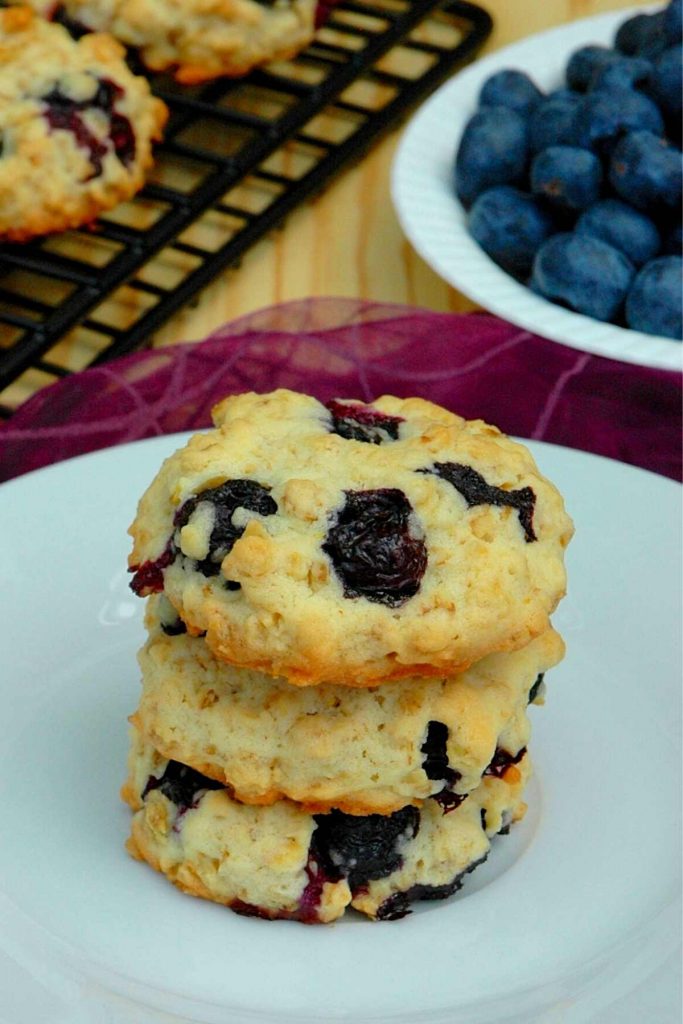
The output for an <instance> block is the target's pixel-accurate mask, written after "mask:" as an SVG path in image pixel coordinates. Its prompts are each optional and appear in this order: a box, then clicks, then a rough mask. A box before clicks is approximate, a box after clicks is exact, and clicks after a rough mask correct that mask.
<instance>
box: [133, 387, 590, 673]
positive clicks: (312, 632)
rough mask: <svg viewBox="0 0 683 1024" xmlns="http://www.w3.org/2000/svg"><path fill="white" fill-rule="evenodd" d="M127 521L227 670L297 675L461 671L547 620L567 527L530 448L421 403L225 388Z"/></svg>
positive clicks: (136, 562)
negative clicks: (203, 426)
mask: <svg viewBox="0 0 683 1024" xmlns="http://www.w3.org/2000/svg"><path fill="white" fill-rule="evenodd" d="M214 422H215V425H216V429H214V430H211V431H209V432H208V433H204V434H197V435H195V436H194V437H192V438H191V439H190V441H189V442H188V444H187V445H186V446H185V447H184V448H182V449H181V450H180V451H178V452H176V453H175V454H174V455H172V456H171V457H170V458H169V459H167V460H166V462H165V463H164V465H163V466H162V468H161V470H160V472H159V473H158V474H157V477H156V478H155V480H154V481H153V482H152V484H151V486H150V487H149V488H148V490H147V491H146V493H145V494H144V495H143V497H142V499H141V501H140V504H139V507H138V512H137V516H136V518H135V521H134V523H133V524H132V526H131V528H130V532H131V534H132V536H133V539H134V547H133V551H132V554H131V556H130V559H129V565H130V570H131V571H132V572H134V573H135V575H134V577H133V581H132V584H131V586H132V587H133V589H134V590H135V591H136V592H137V593H138V594H141V595H144V594H149V593H153V592H159V591H162V590H163V591H164V592H165V593H166V595H167V597H168V598H169V599H170V601H171V602H172V604H173V605H174V606H175V608H176V609H177V611H178V613H179V614H180V616H181V617H182V619H183V620H184V622H185V623H186V625H187V627H188V629H189V630H190V631H191V632H195V633H200V632H206V642H207V643H208V645H209V647H210V648H211V649H212V650H213V652H214V653H215V654H216V655H217V656H218V657H219V658H222V659H223V660H225V661H228V662H231V663H232V664H235V665H241V666H244V667H248V668H252V669H258V670H261V671H264V672H266V673H268V674H271V675H278V676H283V677H285V678H286V679H287V680H288V681H289V682H291V683H295V684H298V685H310V684H317V683H324V682H337V683H342V684H345V685H349V686H371V685H376V684H377V683H380V682H383V681H385V680H390V679H393V678H399V677H402V676H407V675H433V674H438V673H441V672H444V671H448V672H457V671H461V670H463V669H465V668H466V667H467V666H468V665H470V664H472V663H473V662H475V661H477V660H479V659H480V658H482V657H484V656H485V655H486V654H488V653H491V652H494V651H504V650H515V649H518V648H520V647H523V646H524V645H525V644H527V643H528V642H529V641H530V640H531V639H533V637H535V636H538V635H539V634H540V633H542V632H543V631H544V630H545V629H547V628H548V624H549V615H550V613H551V612H552V611H553V609H554V608H555V606H556V605H557V602H558V601H559V600H560V598H561V597H562V595H563V594H564V590H565V571H564V549H565V547H566V545H567V543H568V541H569V539H570V537H571V535H572V523H571V520H570V519H569V517H568V515H567V513H566V512H565V509H564V504H563V502H562V498H561V497H560V495H559V493H558V492H557V490H556V489H555V488H554V487H553V485H552V484H551V483H549V481H547V480H546V479H545V478H544V477H543V476H542V475H541V474H540V473H539V471H538V469H537V467H536V464H535V463H534V460H533V458H532V457H531V455H530V453H529V452H528V451H527V450H526V449H525V448H524V447H523V446H522V445H520V444H517V443H515V442H513V441H511V440H509V439H508V438H506V437H505V436H504V435H502V434H501V433H500V431H499V430H497V429H496V428H495V427H492V426H488V425H487V424H485V423H483V422H482V421H480V420H474V421H469V422H468V421H466V420H464V419H462V418H461V417H459V416H456V415H454V414H453V413H450V412H447V411H446V410H445V409H441V408H440V407H438V406H436V405H433V404H431V403H430V402H426V401H423V400H422V399H417V398H413V399H399V398H392V397H388V396H385V397H383V398H380V399H378V400H377V401H375V402H374V403H373V404H372V405H364V404H362V403H358V402H349V401H344V402H341V401H333V402H329V403H328V404H327V406H325V405H322V404H321V403H320V402H318V401H317V400H316V399H314V398H311V397H309V396H307V395H301V394H296V393H294V392H291V391H286V390H280V391H275V392H273V393H271V394H266V395H258V394H253V393H250V394H244V395H238V396H235V397H231V398H227V399H225V400H224V401H223V402H221V403H220V404H219V405H218V406H216V408H215V409H214Z"/></svg>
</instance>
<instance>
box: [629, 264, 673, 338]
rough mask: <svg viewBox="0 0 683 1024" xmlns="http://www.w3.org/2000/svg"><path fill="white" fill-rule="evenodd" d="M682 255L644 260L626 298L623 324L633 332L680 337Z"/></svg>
mask: <svg viewBox="0 0 683 1024" xmlns="http://www.w3.org/2000/svg"><path fill="white" fill-rule="evenodd" d="M682 280H683V258H681V257H680V256H660V257H659V259H656V260H651V261H650V262H649V263H646V264H645V266H644V267H643V269H642V270H641V271H640V272H639V274H638V275H637V277H636V279H635V281H634V282H633V284H632V285H631V288H630V291H629V293H628V296H627V298H626V323H627V324H628V326H629V327H631V328H632V329H633V330H634V331H644V332H645V333H646V334H658V335H661V336H662V337H665V338H676V339H678V340H679V341H680V340H681V339H682V338H683V302H682V300H681V281H682Z"/></svg>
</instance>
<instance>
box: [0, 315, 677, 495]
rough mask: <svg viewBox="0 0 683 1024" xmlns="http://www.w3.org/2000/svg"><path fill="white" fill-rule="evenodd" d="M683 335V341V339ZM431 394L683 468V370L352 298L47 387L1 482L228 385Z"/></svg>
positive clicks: (5, 461) (514, 428)
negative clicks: (614, 358) (682, 373)
mask: <svg viewBox="0 0 683 1024" xmlns="http://www.w3.org/2000/svg"><path fill="white" fill-rule="evenodd" d="M672 344H674V342H672ZM278 387H286V388H292V389H294V390H299V391H305V392H308V393H309V394H313V395H315V396H316V397H317V398H320V399H322V400H323V401H325V400H327V399H329V398H333V397H339V398H359V399H363V400H365V401H371V400H372V399H373V398H376V397H378V396H379V395H381V394H395V395H399V396H408V395H420V396H423V397H425V398H428V399H430V400H431V401H434V402H437V403H438V404H440V405H444V406H446V407H448V408H449V409H452V410H453V411H455V412H458V413H460V414H461V415H463V416H465V417H467V418H481V419H485V420H487V421H489V422H491V423H495V424H496V425H497V426H499V427H500V428H501V429H502V430H504V431H505V432H506V433H510V434H517V435H519V436H521V437H526V438H533V439H538V440H544V441H550V442H553V443H555V444H559V445H565V446H567V447H571V448H580V449H583V450H584V451H590V452H596V453H598V454H600V455H606V456H609V457H610V458H613V459H619V460H621V461H623V462H629V463H632V464H633V465H635V466H642V467H644V468H645V469H649V470H652V471H654V472H656V473H661V474H664V475H666V476H669V477H673V478H674V479H680V478H681V378H680V376H679V375H678V374H676V373H671V372H667V371H664V370H655V369H649V368H646V367H641V366H634V365H631V364H629V363H621V362H616V361H612V360H608V359H603V358H601V357H598V356H591V355H589V354H587V353H585V352H580V351H577V350H575V349H571V348H567V347H565V346H563V345H559V344H556V343H554V342H550V341H546V340H544V339H543V338H538V337H536V336H534V335H533V334H529V333H528V332H527V331H524V330H521V329H520V328H518V327H514V326H513V325H512V324H508V323H506V322H504V321H503V320H499V319H498V318H497V317H493V316H489V315H488V314H483V313H481V314H480V313H476V314H469V315H453V314H447V313H433V312H429V311H428V310H423V309H415V308H411V307H408V306H396V305H387V304H379V303H368V302H360V301H356V300H352V299H336V298H330V299H309V300H306V301H302V302H291V303H287V304H285V305H282V306H275V307H273V308H270V309H265V310H262V311H260V312H257V313H253V314H251V315H249V316H246V317H243V318H242V319H240V320H237V321H235V322H233V323H231V324H227V325H226V326H224V327H222V328H220V329H219V330H217V331H215V332H214V333H213V334H211V335H210V336H209V337H208V338H207V339H206V340H205V341H203V342H201V343H199V344H189V345H177V346H171V347H168V348H162V349H153V350H147V351H144V352H137V353H134V354H133V355H130V356H127V357H125V358H123V359H119V360H116V361H114V362H111V363H108V364H105V365H104V366H101V367H95V368H92V369H89V370H85V371H83V372H81V373H78V374H74V375H73V376H70V377H67V378H65V379H64V380H62V381H59V382H58V383H56V384H54V385H52V386H51V387H48V388H45V389H44V390H42V391H39V392H38V393H37V394H36V395H34V396H33V397H32V398H31V399H29V400H28V401H27V402H26V403H25V404H24V405H23V406H22V407H21V408H20V409H19V410H18V411H17V412H16V413H15V415H14V416H13V417H12V418H11V419H10V420H9V421H8V422H7V423H6V424H4V425H3V426H2V427H0V480H7V479H9V478H11V477H14V476H18V475H19V474H21V473H26V472H28V471H29V470H33V469H38V468H39V467H41V466H46V465H48V464H49V463H53V462H58V461H59V460H60V459H66V458H69V457H70V456H73V455H80V454H82V453H83V452H89V451H94V450H95V449H98V448H105V447H108V446H109V445H114V444H121V443H122V442H125V441H133V440H136V439H138V438H143V437H151V436H154V435H157V434H167V433H172V432H174V431H179V430H194V429H197V428H200V427H205V426H207V425H208V424H210V411H211V406H212V405H213V404H214V403H215V402H216V401H218V399H220V398H222V397H223V396H224V395H227V394H230V393H235V392H240V391H248V390H254V391H270V390H272V389H273V388H278Z"/></svg>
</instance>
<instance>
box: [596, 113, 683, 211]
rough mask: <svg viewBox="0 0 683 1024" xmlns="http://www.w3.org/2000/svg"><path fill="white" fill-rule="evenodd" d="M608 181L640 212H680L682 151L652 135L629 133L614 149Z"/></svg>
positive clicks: (682, 174)
mask: <svg viewBox="0 0 683 1024" xmlns="http://www.w3.org/2000/svg"><path fill="white" fill-rule="evenodd" d="M609 180H610V184H611V185H612V187H613V189H614V190H615V192H617V194H618V195H619V196H621V198H622V199H624V200H626V202H628V203H630V204H631V205H632V206H635V207H637V208H638V209H639V210H644V211H647V212H650V213H651V212H652V211H659V212H664V211H667V210H668V211H673V210H678V209H679V208H680V204H681V193H682V187H683V158H682V157H681V151H680V150H679V149H676V148H675V147H674V146H672V145H670V144H669V143H668V142H667V141H666V139H664V138H662V137H660V136H657V135H655V134H654V133H653V132H648V131H636V132H629V134H628V135H625V136H624V137H623V138H622V139H620V141H619V142H618V143H617V145H616V146H615V148H614V152H613V153H612V158H611V160H610V166H609Z"/></svg>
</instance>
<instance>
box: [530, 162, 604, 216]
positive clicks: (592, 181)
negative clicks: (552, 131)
mask: <svg viewBox="0 0 683 1024" xmlns="http://www.w3.org/2000/svg"><path fill="white" fill-rule="evenodd" d="M601 185H602V164H601V163H600V161H599V160H598V158H597V156H596V155H595V154H594V153H591V152H589V150H587V149H579V148H578V147H576V146H551V147H550V148H549V149H544V150H543V151H542V152H540V153H537V154H536V156H535V157H534V160H533V163H532V164H531V191H532V192H533V193H534V195H536V196H538V197H539V198H542V199H545V200H546V201H547V202H548V203H550V204H551V205H552V206H556V207H559V208H560V209H562V210H569V211H572V210H585V209H586V207H587V206H591V204H592V203H594V202H595V201H596V200H597V199H598V196H599V195H600V186H601Z"/></svg>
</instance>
